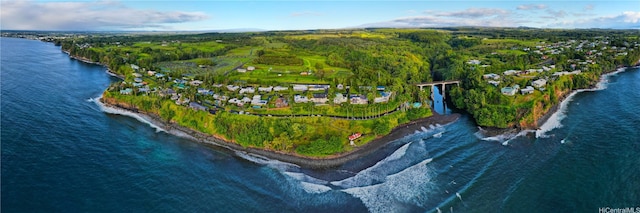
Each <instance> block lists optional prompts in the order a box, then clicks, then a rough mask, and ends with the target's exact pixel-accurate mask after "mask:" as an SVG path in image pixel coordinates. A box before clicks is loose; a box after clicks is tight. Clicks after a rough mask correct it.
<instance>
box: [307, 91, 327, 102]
mask: <svg viewBox="0 0 640 213" xmlns="http://www.w3.org/2000/svg"><path fill="white" fill-rule="evenodd" d="M327 101H329V99H328V98H327V94H326V93H319V94H313V98H311V102H313V103H315V104H325V103H327Z"/></svg>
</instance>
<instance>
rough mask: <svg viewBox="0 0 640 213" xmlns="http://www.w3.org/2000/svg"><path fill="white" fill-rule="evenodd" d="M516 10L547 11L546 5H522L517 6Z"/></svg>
mask: <svg viewBox="0 0 640 213" xmlns="http://www.w3.org/2000/svg"><path fill="white" fill-rule="evenodd" d="M516 9H518V10H543V9H547V5H545V4H523V5H519V6H518V7H517V8H516Z"/></svg>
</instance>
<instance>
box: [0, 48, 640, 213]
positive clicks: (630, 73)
mask: <svg viewBox="0 0 640 213" xmlns="http://www.w3.org/2000/svg"><path fill="white" fill-rule="evenodd" d="M0 44H1V65H2V66H1V68H2V69H1V73H0V74H1V76H0V80H1V83H2V84H1V90H2V94H1V96H0V97H1V101H0V104H1V114H0V115H1V126H0V129H1V132H2V134H1V139H2V142H1V151H2V155H1V162H0V164H1V169H2V170H1V178H2V179H1V187H2V188H1V209H0V210H1V211H2V212H439V211H443V212H598V211H599V209H600V208H607V207H608V208H636V207H640V114H639V112H640V70H639V69H637V68H631V69H627V70H626V71H624V72H620V73H617V74H613V75H611V76H609V77H607V78H605V80H604V81H603V82H602V83H601V84H600V86H599V89H596V90H590V91H583V92H579V93H576V94H575V95H573V96H572V97H571V98H569V99H568V100H567V101H566V102H565V104H562V107H561V108H560V110H559V111H558V112H557V114H555V115H554V116H552V118H551V119H550V120H549V121H548V122H547V123H546V124H545V126H543V128H542V129H541V130H540V131H538V132H537V133H529V134H520V135H517V136H513V135H512V136H511V137H507V136H498V137H485V136H483V135H482V134H481V132H480V131H479V129H478V127H476V126H475V125H474V123H473V121H472V118H470V117H469V116H468V115H463V116H462V117H461V119H459V120H458V121H456V122H454V123H451V124H448V125H444V126H425V127H423V128H422V130H418V131H416V132H415V133H414V134H410V135H407V136H406V137H404V138H402V139H399V140H396V141H394V142H392V143H390V144H389V145H388V146H386V147H384V148H382V149H380V150H379V151H377V152H374V153H373V154H371V155H370V156H367V157H365V158H362V159H359V160H356V161H353V162H349V163H347V164H345V165H343V166H341V167H339V168H335V169H326V170H309V169H304V168H300V167H298V166H296V165H293V164H288V163H283V162H279V161H275V160H270V159H265V158H262V157H259V156H253V155H249V154H245V153H236V152H233V151H230V150H227V149H224V148H219V147H214V146H210V145H206V144H200V143H196V142H193V141H190V140H188V139H184V138H181V137H177V136H173V135H170V134H167V133H166V132H163V131H161V130H159V129H157V128H154V127H152V126H151V125H149V124H148V123H146V122H144V121H141V120H139V119H136V118H135V116H133V117H132V116H129V115H122V114H123V113H119V112H117V111H111V110H105V109H104V108H102V107H101V106H100V105H98V104H97V103H96V101H95V100H96V98H97V97H99V96H100V94H101V93H102V91H103V90H104V89H105V88H106V87H107V86H108V85H109V84H110V83H111V82H114V81H118V79H116V78H114V77H111V76H110V75H108V74H107V73H106V72H105V71H106V68H104V67H101V66H98V65H92V64H86V63H83V62H80V61H77V60H73V59H70V58H69V56H68V55H66V54H64V53H63V52H61V51H60V48H59V47H56V46H54V45H53V44H51V43H44V42H40V41H33V40H25V39H14V38H1V40H0ZM125 114H126V113H125ZM536 135H538V137H536Z"/></svg>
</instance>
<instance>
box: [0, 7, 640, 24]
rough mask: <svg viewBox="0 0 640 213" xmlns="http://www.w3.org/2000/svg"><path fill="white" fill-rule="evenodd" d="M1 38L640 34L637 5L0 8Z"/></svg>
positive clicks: (639, 18) (639, 17) (639, 16)
mask: <svg viewBox="0 0 640 213" xmlns="http://www.w3.org/2000/svg"><path fill="white" fill-rule="evenodd" d="M0 3H1V5H0V29H2V30H60V31H69V30H72V31H214V30H238V29H240V30H247V29H248V30H258V29H260V30H307V29H343V28H363V27H394V28H429V27H450V26H488V27H519V26H527V27H537V28H566V29H573V28H614V29H640V1H638V0H623V1H620V0H610V1H577V0H564V1H550V0H546V1H506V0H499V1H478V0H476V1H462V0H452V1H442V0H439V1H429V0H421V1H389V0H373V1H371V0H369V1H363V0H349V1H336V0H287V1H283V0H280V1H264V0H263V1H244V0H240V1H219V0H187V1H166V0H161V1H158V0H136V1H126V0H99V1H87V0H84V1H83V0H66V1H60V0H0Z"/></svg>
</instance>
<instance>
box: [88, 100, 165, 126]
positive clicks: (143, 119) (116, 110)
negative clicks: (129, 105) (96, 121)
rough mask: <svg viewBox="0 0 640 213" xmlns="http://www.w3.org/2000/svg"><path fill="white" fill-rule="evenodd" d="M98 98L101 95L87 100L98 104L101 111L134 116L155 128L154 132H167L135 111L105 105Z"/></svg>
mask: <svg viewBox="0 0 640 213" xmlns="http://www.w3.org/2000/svg"><path fill="white" fill-rule="evenodd" d="M100 99H102V95H100V96H98V97H97V98H89V99H88V100H87V101H89V102H94V103H95V104H96V105H98V107H100V110H102V111H103V112H106V113H109V114H114V115H124V116H129V117H132V118H135V119H136V120H138V121H140V122H142V123H145V124H148V125H149V126H151V127H152V128H154V129H156V132H167V130H165V129H163V128H161V127H159V126H157V125H155V124H154V123H153V122H151V121H148V120H147V119H145V118H143V117H142V116H140V115H139V114H137V113H133V112H130V111H127V110H123V109H118V108H113V107H109V106H106V105H104V104H103V103H102V102H100Z"/></svg>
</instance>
